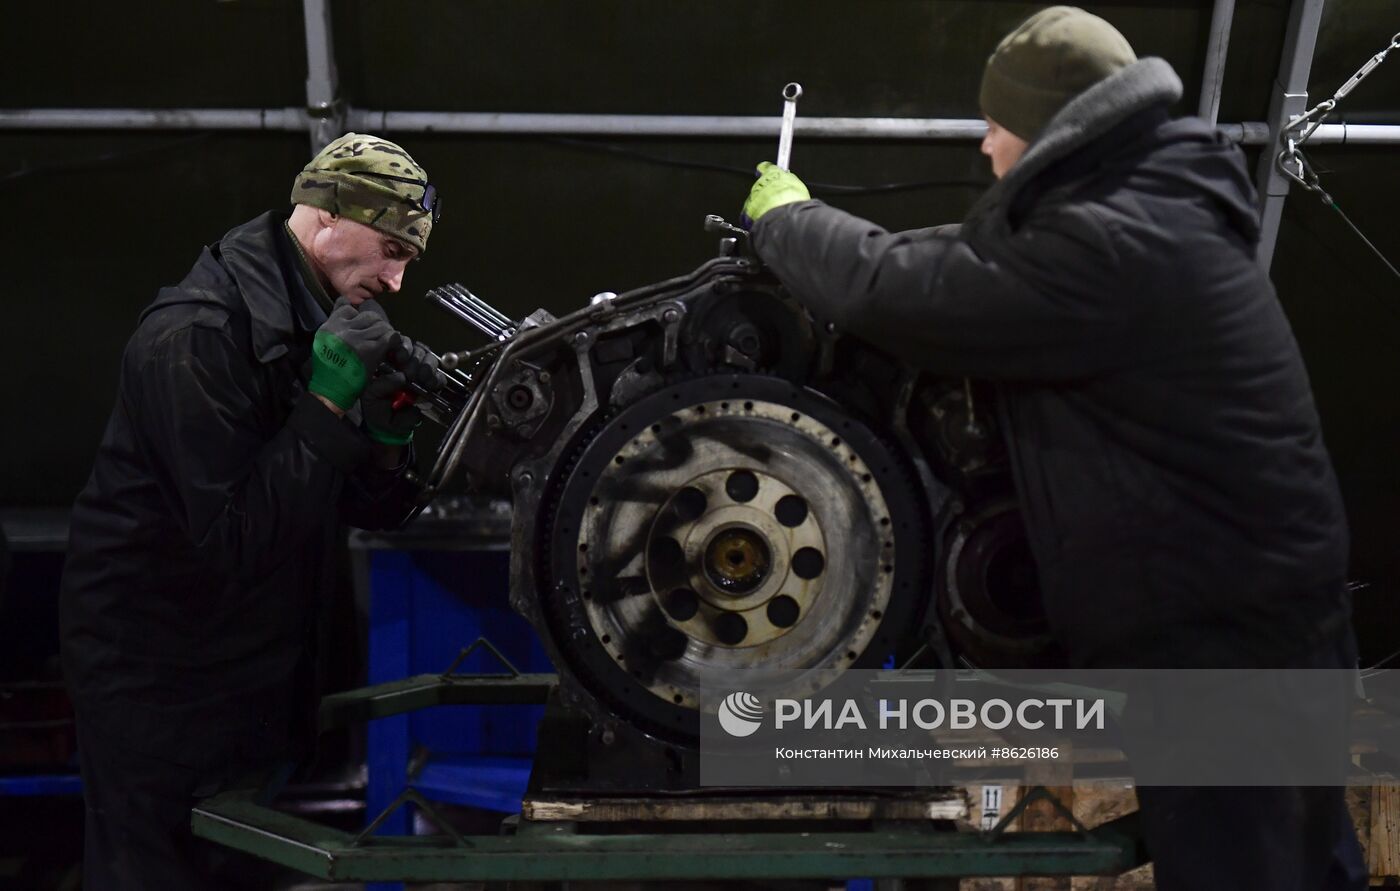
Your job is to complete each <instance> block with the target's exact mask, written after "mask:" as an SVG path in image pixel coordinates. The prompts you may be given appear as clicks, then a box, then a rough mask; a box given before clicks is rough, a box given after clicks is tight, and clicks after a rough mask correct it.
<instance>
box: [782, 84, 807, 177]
mask: <svg viewBox="0 0 1400 891" xmlns="http://www.w3.org/2000/svg"><path fill="white" fill-rule="evenodd" d="M801 98H802V84H788V85H787V86H785V87H783V128H782V130H780V131H779V132H778V167H780V168H782V169H783V170H787V169H788V162H789V161H790V160H792V125H793V121H795V120H796V119H797V100H798V99H801Z"/></svg>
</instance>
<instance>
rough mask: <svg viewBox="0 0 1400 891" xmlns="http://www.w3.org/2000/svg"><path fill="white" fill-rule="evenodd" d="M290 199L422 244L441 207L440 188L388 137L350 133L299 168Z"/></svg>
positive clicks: (421, 246)
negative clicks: (429, 180)
mask: <svg viewBox="0 0 1400 891" xmlns="http://www.w3.org/2000/svg"><path fill="white" fill-rule="evenodd" d="M292 203H293V204H305V205H309V206H311V207H319V208H321V209H322V210H326V211H329V212H331V213H333V214H336V215H337V216H343V217H345V218H346V219H350V220H354V221H355V222H357V223H363V224H365V225H366V226H373V227H374V228H375V229H378V230H380V231H381V232H386V233H388V234H390V235H392V236H394V237H395V238H398V239H400V240H401V241H405V242H407V243H408V244H411V245H413V246H414V247H416V248H417V249H418V253H419V255H422V253H423V252H424V251H425V250H427V248H428V235H429V234H430V233H431V232H432V230H433V223H434V222H435V221H436V220H437V217H438V216H439V214H440V213H441V204H440V203H439V200H438V196H437V189H436V188H435V187H434V186H433V185H432V184H431V183H429V182H428V174H427V172H426V171H425V170H423V168H422V167H420V166H419V165H418V163H417V162H416V161H414V160H413V158H412V156H410V155H409V153H408V152H406V151H404V150H403V149H402V148H400V147H399V146H398V145H395V144H394V143H392V142H390V141H389V140H387V139H380V138H379V137H378V136H369V135H366V134H364V133H346V134H345V135H344V136H342V137H340V138H339V139H337V140H336V141H334V142H332V143H331V144H330V145H328V146H326V147H325V148H324V149H322V150H321V152H320V153H319V154H318V155H316V157H314V158H312V159H311V162H310V163H309V164H307V165H306V167H305V168H304V169H303V170H302V171H301V173H299V174H297V178H296V182H295V183H293V184H292Z"/></svg>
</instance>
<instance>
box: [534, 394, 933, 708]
mask: <svg viewBox="0 0 1400 891" xmlns="http://www.w3.org/2000/svg"><path fill="white" fill-rule="evenodd" d="M814 409H815V411H814ZM918 498H919V496H918V494H917V493H916V492H915V491H914V490H913V488H912V487H911V486H909V485H908V477H907V476H906V475H905V474H904V472H903V468H902V466H900V465H899V464H898V462H897V460H896V459H895V458H894V456H893V455H892V454H891V453H890V452H889V450H888V449H886V447H885V446H884V445H883V444H882V443H881V442H880V440H879V439H877V438H876V437H875V436H874V435H873V434H871V432H870V431H869V430H868V429H867V428H865V427H864V425H862V424H860V423H859V422H857V421H856V420H855V419H853V418H850V417H849V416H847V415H845V414H844V413H842V412H841V411H840V410H839V409H838V408H836V407H835V406H833V405H832V404H831V403H828V402H826V401H824V400H821V399H820V398H819V397H815V396H814V395H811V394H807V393H805V392H804V391H801V390H800V389H798V388H794V387H792V385H790V384H787V383H786V382H781V381H776V380H774V379H771V378H763V377H758V376H732V377H723V378H718V379H701V380H699V381H692V382H688V383H684V384H680V385H676V386H674V387H672V388H670V389H668V390H662V391H660V392H658V393H655V394H653V395H652V396H649V397H647V398H646V399H645V400H643V401H641V402H639V403H637V404H636V405H634V406H632V407H631V408H629V409H628V410H627V411H626V412H624V413H623V414H622V415H620V416H619V417H617V418H614V419H613V420H612V421H611V422H610V423H609V424H608V425H607V426H606V427H605V428H604V429H603V430H602V431H600V432H599V433H598V434H597V435H595V436H594V437H593V439H592V440H591V442H590V444H589V445H588V447H587V448H586V449H585V450H584V452H583V454H582V456H581V457H580V459H579V461H578V462H577V463H576V464H575V465H574V467H573V468H572V470H571V472H570V475H569V477H568V479H567V480H566V481H564V488H563V494H562V497H561V501H560V508H559V516H558V519H557V521H556V525H555V526H554V529H553V530H552V532H551V541H552V546H553V548H554V553H555V554H556V559H555V562H554V566H555V567H556V569H555V573H556V576H555V578H556V581H555V583H554V584H555V588H556V591H557V593H558V596H557V599H556V601H555V602H556V607H557V608H558V612H559V618H560V619H562V620H563V622H564V624H563V625H561V626H559V627H561V629H566V630H567V629H574V630H568V631H567V633H569V634H570V636H571V638H570V639H571V648H572V649H573V651H574V652H576V653H578V654H579V656H578V659H579V661H580V662H581V663H583V662H586V663H588V664H587V665H586V666H585V669H586V670H585V671H581V672H580V674H581V675H584V676H587V675H591V676H592V677H593V680H594V682H596V683H598V684H600V685H601V686H602V687H606V688H607V689H606V690H600V692H604V693H605V694H606V698H608V699H609V700H610V701H612V702H613V703H614V704H618V703H621V704H622V705H623V706H624V707H625V708H627V709H628V710H629V711H630V709H633V708H643V709H647V710H649V711H651V713H652V714H653V715H655V714H657V710H656V709H655V708H653V707H650V706H647V703H648V702H651V703H660V704H664V705H665V706H667V707H670V708H671V709H674V710H675V711H674V712H672V713H669V717H670V718H671V719H672V720H673V721H677V722H682V721H684V720H685V718H684V716H683V715H682V714H681V712H683V711H685V710H693V709H695V708H696V707H698V704H699V694H700V691H701V690H702V689H703V688H707V687H708V685H709V684H711V683H714V682H718V681H719V676H720V675H721V674H722V673H724V672H727V671H730V670H732V669H743V668H781V669H799V670H803V671H804V672H805V671H806V670H809V669H810V670H811V672H812V675H813V676H814V677H815V676H817V675H818V674H821V673H825V676H827V677H830V670H831V669H838V670H839V669H843V668H849V667H852V666H855V665H857V664H864V663H863V662H862V657H868V658H873V659H876V662H875V664H878V663H879V661H883V658H884V656H885V654H886V653H887V652H888V651H889V649H892V647H893V633H894V632H895V631H900V632H905V631H908V630H910V628H911V627H912V624H913V622H912V619H913V618H914V617H913V616H912V615H911V614H912V613H913V612H916V611H917V609H918V607H919V601H920V600H921V590H926V589H924V588H923V586H922V584H920V582H919V574H920V573H921V571H922V566H923V560H922V554H921V551H922V549H923V547H924V545H925V544H926V542H924V541H923V540H922V522H921V520H920V519H919V518H920V516H921V507H920V503H919V501H918ZM566 554H567V555H568V556H567V558H566V557H565V555H566ZM565 560H567V562H564V561H565ZM901 573H902V575H901ZM575 586H576V587H575ZM575 591H576V592H577V594H576V596H575V594H574V592H575ZM574 604H577V606H578V608H577V609H574V608H573V605H574ZM891 613H895V614H896V616H895V623H894V624H893V625H890V624H887V620H888V619H889V617H890V615H891ZM877 636H878V640H877ZM581 641H587V642H588V643H589V644H596V647H595V646H587V645H584V644H582V643H580V642H581ZM872 645H874V646H872ZM876 650H879V653H878V655H877V654H876V652H875V651H876ZM604 660H606V663H607V664H608V666H609V667H608V668H604V667H603V664H602V663H603V661H604ZM590 686H593V684H592V683H590ZM639 697H640V699H639ZM662 711H663V712H664V711H665V710H664V709H663V710H662ZM691 714H692V716H693V712H692V713H691Z"/></svg>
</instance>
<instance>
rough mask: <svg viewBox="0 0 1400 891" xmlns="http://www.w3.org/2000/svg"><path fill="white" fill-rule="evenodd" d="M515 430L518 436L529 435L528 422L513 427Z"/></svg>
mask: <svg viewBox="0 0 1400 891" xmlns="http://www.w3.org/2000/svg"><path fill="white" fill-rule="evenodd" d="M515 432H516V433H517V434H518V435H520V436H529V435H530V425H529V424H521V425H520V426H518V427H516V428H515Z"/></svg>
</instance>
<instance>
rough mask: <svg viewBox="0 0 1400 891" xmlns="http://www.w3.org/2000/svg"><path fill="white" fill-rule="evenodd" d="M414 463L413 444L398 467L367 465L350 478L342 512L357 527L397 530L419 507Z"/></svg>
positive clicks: (342, 496) (343, 496) (344, 495)
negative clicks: (413, 481) (410, 476)
mask: <svg viewBox="0 0 1400 891" xmlns="http://www.w3.org/2000/svg"><path fill="white" fill-rule="evenodd" d="M413 463H414V449H413V446H412V445H411V444H410V445H409V446H408V447H407V448H405V449H404V450H403V461H402V463H400V464H399V466H398V467H395V468H381V467H376V466H375V465H374V463H373V462H370V463H368V464H366V465H365V466H364V467H363V468H361V469H360V470H359V471H358V472H356V473H355V474H353V475H352V476H350V477H349V478H348V479H347V480H346V484H345V491H344V492H343V493H342V494H341V498H340V503H341V515H342V516H343V517H344V518H345V522H347V523H349V524H350V525H351V526H354V527H355V528H356V529H372V530H379V529H397V528H398V527H399V526H402V525H403V523H404V520H406V519H408V516H409V514H411V513H412V512H413V509H414V508H415V507H416V506H417V501H416V497H417V495H418V488H417V487H416V486H414V485H412V484H411V483H410V482H409V481H408V479H407V473H408V470H409V468H411V467H412V466H413Z"/></svg>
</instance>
